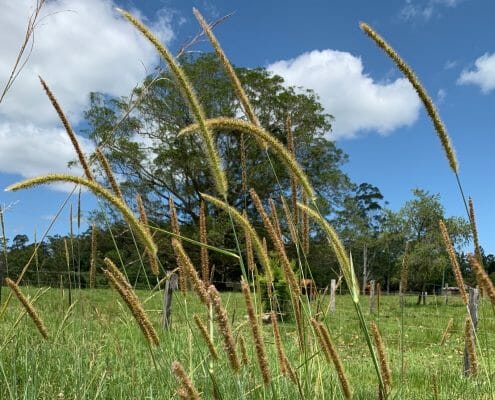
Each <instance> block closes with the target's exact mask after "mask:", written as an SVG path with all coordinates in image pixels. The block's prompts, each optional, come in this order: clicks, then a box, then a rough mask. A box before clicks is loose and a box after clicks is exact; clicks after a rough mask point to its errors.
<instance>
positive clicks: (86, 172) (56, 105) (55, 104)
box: [38, 76, 94, 181]
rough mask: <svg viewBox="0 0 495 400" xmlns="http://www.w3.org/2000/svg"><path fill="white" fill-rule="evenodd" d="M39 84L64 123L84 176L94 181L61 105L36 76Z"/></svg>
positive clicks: (43, 82)
mask: <svg viewBox="0 0 495 400" xmlns="http://www.w3.org/2000/svg"><path fill="white" fill-rule="evenodd" d="M38 78H39V80H40V82H41V85H42V86H43V89H44V90H45V92H46V94H47V96H48V98H49V99H50V102H51V103H52V105H53V108H55V111H56V112H57V114H58V117H59V118H60V121H62V124H63V125H64V128H65V131H66V132H67V135H69V139H70V141H71V142H72V146H73V147H74V150H75V151H76V153H77V157H78V158H79V162H80V164H81V167H82V168H83V170H84V175H86V178H87V179H88V180H90V181H94V177H93V174H92V173H91V170H90V169H89V165H88V162H87V161H86V157H84V153H83V152H82V150H81V146H80V145H79V141H78V140H77V138H76V135H75V133H74V131H73V130H72V126H71V125H70V123H69V120H68V119H67V117H66V116H65V114H64V112H63V110H62V107H60V104H59V103H58V101H57V98H56V97H55V95H54V94H53V93H52V91H51V90H50V88H49V87H48V85H47V84H46V82H45V81H44V80H43V79H42V78H41V77H40V76H38Z"/></svg>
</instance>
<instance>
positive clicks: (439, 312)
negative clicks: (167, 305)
mask: <svg viewBox="0 0 495 400" xmlns="http://www.w3.org/2000/svg"><path fill="white" fill-rule="evenodd" d="M24 289H25V290H26V292H27V293H28V294H30V295H31V296H34V295H35V293H36V290H35V289H32V288H31V289H26V288H24ZM138 294H139V296H140V298H141V299H142V300H143V301H144V303H145V308H146V309H147V311H148V312H149V314H150V316H151V318H152V320H153V323H154V325H155V327H156V328H157V329H158V331H159V332H160V342H161V343H160V346H159V347H158V348H156V349H150V348H149V347H148V344H147V342H146V341H145V339H144V338H143V336H142V334H141V332H140V330H139V329H138V327H137V325H136V323H135V321H134V320H133V319H132V317H131V316H130V314H129V312H128V311H127V309H126V307H125V305H123V304H122V303H121V301H120V299H119V298H118V297H117V296H116V294H115V292H113V291H111V290H108V289H96V290H83V291H74V293H73V299H74V300H75V305H74V306H73V308H72V309H71V310H68V297H67V291H62V290H59V289H50V290H49V291H48V292H46V293H45V294H44V295H43V296H41V297H40V299H39V300H38V301H37V302H36V307H37V308H38V310H39V311H40V315H41V316H42V318H43V319H44V321H45V323H46V325H47V327H48V329H49V333H50V338H49V340H48V341H45V340H43V339H42V338H41V337H40V336H39V334H38V332H37V331H36V328H35V327H34V325H33V323H32V321H30V320H29V319H28V317H27V316H24V317H23V318H22V320H20V321H19V322H18V324H17V325H15V323H16V321H17V319H18V318H19V316H20V315H21V314H22V313H23V309H22V307H21V305H20V304H19V303H18V302H17V301H16V300H13V301H12V302H11V304H10V305H9V308H8V310H7V314H6V315H5V316H4V319H3V320H2V321H1V323H0V382H1V384H0V398H1V399H97V398H99V399H169V398H173V397H174V396H175V398H177V396H176V394H175V391H176V389H177V388H178V387H179V386H180V385H179V383H178V382H177V381H176V380H175V378H174V377H173V376H172V374H171V370H170V365H171V363H172V362H173V361H174V360H179V361H180V362H181V363H182V364H183V365H184V367H185V368H186V370H187V372H188V373H189V375H190V376H191V377H192V378H193V381H194V383H195V385H196V387H197V388H198V390H199V391H200V392H202V396H203V397H204V398H213V388H214V387H216V388H217V389H218V396H217V397H218V398H223V399H234V398H241V397H246V398H274V397H278V398H284V397H285V398H287V399H292V398H294V399H295V398H301V397H302V398H308V399H310V398H311V399H312V398H318V399H340V398H342V395H341V392H340V388H339V383H338V381H337V379H336V373H335V371H334V369H333V366H331V365H329V364H327V363H326V361H325V359H324V357H323V355H322V354H319V348H318V346H316V341H315V339H314V336H313V334H312V331H311V329H310V326H309V324H308V326H307V327H306V328H307V329H306V335H307V340H306V348H305V351H300V349H299V347H298V344H297V336H296V331H295V326H294V325H293V324H292V323H290V322H286V323H282V324H281V329H282V337H283V341H284V345H285V348H286V351H287V353H288V357H289V359H290V361H291V363H292V364H293V366H294V367H295V368H297V370H298V374H299V377H300V387H299V388H298V386H297V385H295V384H293V383H292V382H291V381H290V380H288V379H287V378H286V377H284V376H281V375H280V373H279V367H278V364H277V357H276V351H275V347H274V343H273V334H272V331H271V326H270V325H265V326H264V327H263V329H264V340H265V344H266V348H267V351H268V353H269V362H270V369H271V372H272V378H273V384H272V385H271V386H269V387H264V386H263V384H262V379H261V376H260V371H259V369H258V366H257V363H256V358H255V352H254V346H253V344H252V338H251V336H250V326H249V324H248V322H247V319H246V310H245V304H244V301H243V298H242V295H241V294H240V293H224V294H223V295H222V296H223V302H224V304H225V305H226V307H227V310H228V313H229V317H230V320H231V321H232V323H233V326H234V329H235V330H234V334H235V336H236V337H238V336H239V335H242V336H243V337H244V338H245V340H246V343H247V345H248V353H249V357H250V362H249V364H248V365H247V366H245V367H244V368H243V370H242V371H241V373H240V374H239V376H236V375H235V374H234V373H233V372H232V371H231V369H230V368H229V365H228V362H227V359H226V356H225V353H224V352H223V348H222V341H221V339H220V337H219V336H218V332H215V336H214V337H215V339H214V340H215V343H216V346H217V349H218V351H219V353H220V355H221V356H220V360H219V361H216V362H214V363H211V359H210V357H209V353H208V349H207V346H206V345H205V343H204V341H203V339H202V337H201V336H200V335H199V333H198V330H197V328H196V327H195V326H194V323H193V321H192V316H193V314H194V313H197V314H199V315H200V316H201V317H202V319H203V321H205V322H206V320H207V314H208V312H207V309H206V307H205V306H204V305H202V304H201V303H199V301H198V300H197V298H196V296H194V295H193V294H190V295H188V296H186V297H184V296H183V295H181V294H179V293H178V294H176V296H175V297H174V313H173V326H172V329H171V330H170V331H164V330H163V329H161V328H160V326H161V304H162V293H160V292H156V293H154V294H153V295H151V296H150V292H148V291H138ZM380 303H381V304H380V310H379V312H378V310H377V312H375V314H374V315H369V316H368V320H371V319H374V320H375V321H377V323H378V325H379V327H380V330H381V332H382V335H383V338H384V340H385V342H386V346H387V351H388V354H389V358H390V361H391V367H392V373H393V388H394V391H393V395H395V396H396V397H397V398H401V399H466V398H492V395H491V393H492V388H491V386H490V380H491V377H492V372H491V370H492V367H491V366H490V364H491V363H493V360H492V356H491V354H490V352H489V351H488V350H489V349H492V348H494V344H495V321H494V318H493V312H492V309H491V306H489V304H488V303H487V302H486V301H483V300H482V301H481V304H480V322H479V329H478V332H479V333H478V335H479V347H480V349H481V350H482V358H481V359H480V364H481V367H480V373H479V374H478V376H477V377H475V378H469V379H467V378H464V377H463V376H462V352H463V348H464V336H463V331H464V318H465V309H464V307H463V306H462V305H461V302H460V299H457V298H450V299H449V304H447V305H445V302H444V298H443V297H430V299H429V304H428V305H427V306H416V305H415V298H413V297H410V298H407V300H406V306H405V309H404V320H403V326H404V332H403V333H404V334H403V338H404V344H403V352H401V346H400V344H401V309H400V307H399V299H398V297H396V296H383V297H382V299H381V302H380ZM326 306H327V302H326V301H323V303H322V307H321V309H322V310H323V311H325V310H326ZM312 307H315V304H314V303H313V305H312ZM363 309H365V310H366V309H367V303H366V299H363ZM313 311H315V310H314V309H313ZM450 318H453V319H454V324H453V327H452V330H451V334H450V337H449V338H448V340H447V341H446V344H445V345H444V346H440V345H439V343H440V339H441V337H442V333H443V331H444V329H445V327H446V326H447V323H448V321H449V319H450ZM324 322H325V323H326V325H327V327H328V328H329V331H330V333H331V335H332V337H333V339H334V341H335V344H336V346H337V349H338V351H339V353H340V355H341V358H342V360H343V363H344V367H345V369H346V371H347V374H348V377H349V380H350V382H351V385H352V387H353V391H354V398H357V399H373V398H376V394H377V382H376V375H375V373H374V370H373V365H372V363H371V360H370V357H369V353H368V350H367V348H366V344H365V341H364V338H363V337H361V331H360V330H359V327H358V321H357V319H356V316H355V313H354V311H353V306H352V302H351V299H350V297H348V296H338V297H337V311H336V312H335V313H329V314H328V315H327V316H326V317H325V319H324ZM215 329H216V327H215ZM402 361H403V362H402Z"/></svg>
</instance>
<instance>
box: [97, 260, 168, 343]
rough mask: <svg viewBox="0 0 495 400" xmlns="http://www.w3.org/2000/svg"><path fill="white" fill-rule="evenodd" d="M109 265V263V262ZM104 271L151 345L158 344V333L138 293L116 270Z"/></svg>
mask: <svg viewBox="0 0 495 400" xmlns="http://www.w3.org/2000/svg"><path fill="white" fill-rule="evenodd" d="M107 265H109V264H108V263H107ZM103 273H104V274H105V276H106V277H107V279H108V280H109V281H110V283H111V284H112V286H113V287H114V288H115V290H116V291H117V292H118V293H119V294H120V297H121V298H122V300H124V302H125V303H126V304H127V307H128V308H129V310H130V311H131V313H132V315H133V316H134V319H135V320H136V322H137V324H138V326H139V327H140V329H141V331H142V332H143V335H144V337H145V338H146V340H147V341H148V343H149V344H150V345H154V346H158V344H159V339H158V335H157V334H156V331H155V329H154V328H153V325H152V324H151V321H150V320H149V318H148V315H147V314H146V312H145V311H144V309H143V307H142V305H141V303H140V302H139V300H138V298H137V296H136V294H135V293H134V291H133V290H132V289H130V290H129V287H130V286H129V284H128V282H127V281H123V280H122V279H121V276H119V274H116V273H115V271H111V270H109V269H104V270H103Z"/></svg>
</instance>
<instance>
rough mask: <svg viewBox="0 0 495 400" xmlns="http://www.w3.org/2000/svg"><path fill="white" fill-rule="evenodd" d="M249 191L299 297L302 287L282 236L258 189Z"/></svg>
mask: <svg viewBox="0 0 495 400" xmlns="http://www.w3.org/2000/svg"><path fill="white" fill-rule="evenodd" d="M249 193H250V194H251V198H252V199H253V203H254V205H255V207H256V209H257V210H258V213H259V214H260V216H261V219H262V220H263V225H264V226H265V229H266V230H267V231H268V234H269V235H270V238H271V240H272V243H273V245H274V246H275V249H276V250H277V253H278V255H279V257H280V262H281V264H282V268H283V270H284V273H285V276H286V279H287V282H288V283H289V287H290V289H291V291H292V293H293V295H294V297H299V296H300V295H301V288H300V287H299V284H298V281H297V278H296V274H295V273H294V271H293V270H292V266H291V265H290V262H289V258H288V257H287V253H286V251H285V246H284V244H283V243H282V240H281V238H280V236H279V235H278V234H277V230H276V229H275V227H274V226H273V224H272V222H271V221H270V218H269V217H268V215H267V213H266V211H265V208H264V207H263V204H261V200H260V198H259V196H258V194H257V193H256V191H255V190H254V189H251V190H250V191H249Z"/></svg>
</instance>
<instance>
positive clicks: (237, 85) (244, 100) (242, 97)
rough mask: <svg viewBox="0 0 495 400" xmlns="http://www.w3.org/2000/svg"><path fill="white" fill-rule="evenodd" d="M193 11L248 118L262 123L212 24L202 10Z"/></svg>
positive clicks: (257, 123)
mask: <svg viewBox="0 0 495 400" xmlns="http://www.w3.org/2000/svg"><path fill="white" fill-rule="evenodd" d="M193 13H194V16H195V17H196V19H197V20H198V22H199V24H200V25H201V27H202V28H203V30H204V31H205V33H206V35H207V36H208V39H210V42H211V44H212V46H213V49H214V50H215V53H216V54H217V57H218V58H219V59H220V61H221V63H222V64H223V66H224V68H225V71H226V72H227V75H228V77H229V78H230V80H231V81H232V86H233V88H234V91H235V94H236V96H237V98H238V99H239V101H240V102H241V104H242V108H243V109H244V112H245V113H246V116H247V117H248V119H249V120H250V121H251V123H253V124H255V125H260V122H259V121H258V117H257V116H256V114H255V113H254V110H253V107H252V105H251V102H250V101H249V99H248V97H247V95H246V92H245V91H244V89H243V88H242V85H241V81H240V80H239V78H238V77H237V74H236V73H235V71H234V68H233V67H232V65H231V64H230V61H229V59H228V58H227V56H226V55H225V53H224V52H223V50H222V47H221V46H220V43H219V42H218V40H217V38H216V37H215V35H214V34H213V31H212V30H211V28H210V25H208V23H207V22H206V21H205V20H204V18H203V16H202V15H201V14H200V12H199V11H198V10H197V9H196V8H193Z"/></svg>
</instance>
